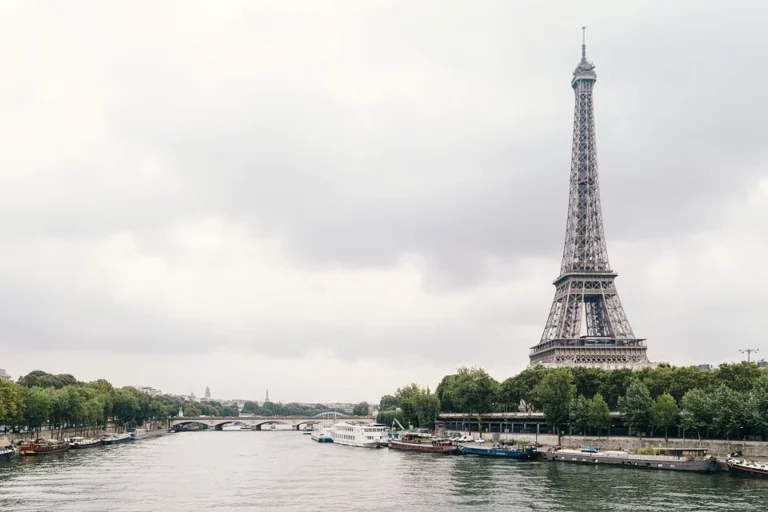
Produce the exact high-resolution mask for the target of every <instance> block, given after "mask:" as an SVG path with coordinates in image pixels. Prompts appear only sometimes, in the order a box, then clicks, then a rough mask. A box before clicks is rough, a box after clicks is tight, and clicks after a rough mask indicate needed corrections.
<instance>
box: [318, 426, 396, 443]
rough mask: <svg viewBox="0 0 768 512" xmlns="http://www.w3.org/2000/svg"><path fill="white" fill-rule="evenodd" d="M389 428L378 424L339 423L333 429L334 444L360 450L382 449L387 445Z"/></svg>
mask: <svg viewBox="0 0 768 512" xmlns="http://www.w3.org/2000/svg"><path fill="white" fill-rule="evenodd" d="M386 430H387V426H386V425H380V424H376V423H364V424H360V425H353V424H352V423H337V424H336V425H334V426H333V428H332V429H331V438H332V439H333V442H334V444H341V445H345V446H357V447H359V448H381V447H383V446H386V445H387V435H386Z"/></svg>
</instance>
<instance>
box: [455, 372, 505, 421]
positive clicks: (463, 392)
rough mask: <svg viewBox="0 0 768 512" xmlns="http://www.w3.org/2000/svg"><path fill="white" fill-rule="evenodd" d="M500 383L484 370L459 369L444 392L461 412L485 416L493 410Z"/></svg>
mask: <svg viewBox="0 0 768 512" xmlns="http://www.w3.org/2000/svg"><path fill="white" fill-rule="evenodd" d="M498 387H499V383H498V382H496V380H494V379H493V377H491V376H490V375H488V373H487V372H486V371H485V370H483V369H482V368H474V367H472V368H466V367H462V368H459V369H458V371H457V372H456V375H455V376H454V378H453V379H451V382H450V384H449V386H448V389H446V390H445V392H444V395H443V396H444V397H446V398H447V399H448V400H450V402H451V403H452V404H453V405H454V406H455V407H456V408H457V409H458V410H459V411H461V412H466V413H478V414H483V413H487V412H491V411H492V410H493V404H494V402H495V398H496V395H497V393H498Z"/></svg>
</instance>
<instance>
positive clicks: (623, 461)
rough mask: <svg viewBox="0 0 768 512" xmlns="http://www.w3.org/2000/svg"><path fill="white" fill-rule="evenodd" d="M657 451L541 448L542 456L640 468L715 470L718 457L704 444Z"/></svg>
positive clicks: (563, 460)
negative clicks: (696, 446) (655, 453)
mask: <svg viewBox="0 0 768 512" xmlns="http://www.w3.org/2000/svg"><path fill="white" fill-rule="evenodd" d="M657 451H658V452H660V454H659V455H641V454H634V453H629V452H626V451H621V450H606V451H601V450H600V449H599V448H595V447H591V446H585V447H584V448H582V449H580V450H571V449H559V450H558V449H554V448H551V449H549V450H547V451H546V452H543V455H544V458H546V459H547V460H551V461H558V462H576V463H581V464H611V465H615V466H623V467H631V468H641V469H667V470H672V471H699V472H708V471H715V469H716V468H717V459H715V458H714V457H712V456H710V455H707V451H708V450H707V449H706V448H658V449H657Z"/></svg>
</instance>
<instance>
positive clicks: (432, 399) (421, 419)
mask: <svg viewBox="0 0 768 512" xmlns="http://www.w3.org/2000/svg"><path fill="white" fill-rule="evenodd" d="M395 398H396V399H397V400H398V402H399V403H400V407H401V410H402V418H403V421H402V423H403V425H404V426H406V425H415V426H417V427H422V428H434V425H435V417H436V416H437V415H438V413H439V412H440V399H439V398H438V397H437V395H435V394H433V393H432V392H430V390H429V388H424V389H422V388H420V387H419V386H418V385H417V384H415V383H411V384H409V385H407V386H404V387H402V388H398V390H397V391H396V392H395Z"/></svg>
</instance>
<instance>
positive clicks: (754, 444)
mask: <svg viewBox="0 0 768 512" xmlns="http://www.w3.org/2000/svg"><path fill="white" fill-rule="evenodd" d="M473 434H474V435H475V436H476V435H477V433H473ZM494 436H498V438H499V439H515V440H520V441H526V442H531V443H532V442H534V441H535V440H537V439H538V442H539V443H540V444H542V445H544V446H555V445H557V436H554V435H550V434H539V435H538V438H537V436H536V435H535V434H488V433H483V438H484V439H486V440H489V441H490V440H492V439H493V438H494ZM560 443H561V445H562V446H563V447H567V448H578V447H581V446H584V445H589V446H598V447H600V449H602V450H629V451H633V450H637V449H638V448H642V447H644V446H652V447H654V448H709V453H710V454H712V455H716V456H719V457H725V456H727V455H728V454H729V453H731V452H734V451H741V453H742V454H744V456H746V457H757V458H768V442H766V441H725V440H722V439H702V440H701V441H699V440H698V439H696V438H694V439H686V440H683V439H669V440H668V441H665V440H664V438H663V437H660V438H659V437H641V438H638V437H628V436H617V437H590V436H587V437H585V436H562V437H561V438H560Z"/></svg>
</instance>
